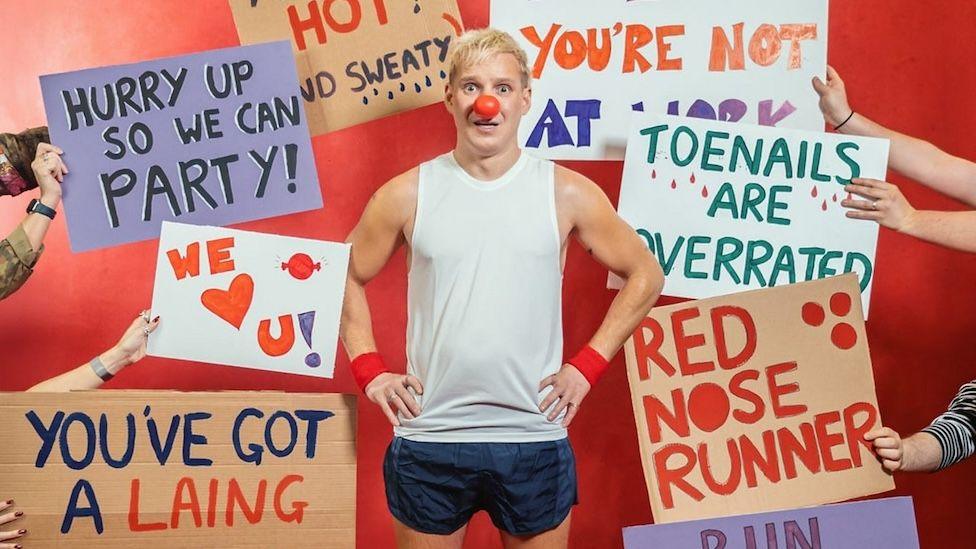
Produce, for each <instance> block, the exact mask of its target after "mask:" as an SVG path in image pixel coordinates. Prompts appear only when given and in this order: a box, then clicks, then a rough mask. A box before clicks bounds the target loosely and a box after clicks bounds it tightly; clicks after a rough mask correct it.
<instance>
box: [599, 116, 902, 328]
mask: <svg viewBox="0 0 976 549" xmlns="http://www.w3.org/2000/svg"><path fill="white" fill-rule="evenodd" d="M633 118H634V119H633V124H632V126H631V132H630V141H629V143H628V145H627V157H626V159H625V160H624V173H623V183H621V187H620V205H619V207H618V212H619V213H620V216H621V217H623V218H624V219H625V220H626V221H627V222H628V223H630V225H631V226H632V227H634V229H636V230H637V234H639V235H640V236H641V237H642V238H643V239H644V241H645V242H646V243H647V246H648V248H650V250H651V251H652V252H653V253H654V255H655V257H657V259H658V261H659V262H660V263H661V266H662V267H663V268H664V272H665V278H666V283H665V293H666V294H668V295H672V296H677V297H691V298H696V299H697V298H707V297H714V296H720V295H725V294H729V293H733V292H738V291H743V290H748V289H758V288H766V287H772V286H782V285H784V284H792V283H795V282H803V281H806V280H816V279H821V278H826V277H829V276H833V275H836V274H840V273H847V272H855V273H857V274H858V280H859V285H860V288H861V293H862V301H863V303H864V312H865V315H867V310H868V303H869V299H870V295H871V281H872V280H873V278H874V256H875V248H876V246H877V239H878V225H877V223H875V222H873V221H864V220H856V219H850V218H848V217H846V215H845V212H846V211H848V210H847V209H846V208H844V207H842V206H841V204H840V203H841V200H843V199H845V198H847V193H846V192H845V191H844V185H846V184H847V182H848V181H849V179H850V178H852V177H867V178H874V179H884V178H885V173H886V166H887V164H888V141H887V140H885V139H874V138H866V137H852V136H846V135H840V134H826V133H822V132H805V131H799V130H780V129H775V128H767V127H762V126H754V125H750V124H729V123H726V122H712V121H704V120H697V119H692V118H685V117H676V116H666V115H665V116H660V115H652V114H645V113H635V115H634V117H633ZM855 198H856V197H855ZM614 285H615V281H614V280H611V286H614Z"/></svg>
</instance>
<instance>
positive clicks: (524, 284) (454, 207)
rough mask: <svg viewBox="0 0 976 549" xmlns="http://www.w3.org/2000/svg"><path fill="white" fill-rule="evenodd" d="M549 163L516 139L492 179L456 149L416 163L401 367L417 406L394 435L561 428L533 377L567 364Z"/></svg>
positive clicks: (508, 436)
mask: <svg viewBox="0 0 976 549" xmlns="http://www.w3.org/2000/svg"><path fill="white" fill-rule="evenodd" d="M553 167H554V165H553V163H552V162H550V161H547V160H539V159H536V158H531V157H529V156H528V155H527V154H525V152H524V151H523V152H522V154H521V155H520V157H519V159H518V161H517V162H516V163H515V165H514V166H512V168H511V169H510V170H508V172H506V173H505V174H504V175H502V176H501V177H499V178H498V179H496V180H494V181H479V180H477V179H475V178H473V177H471V176H470V175H469V174H468V173H467V172H465V171H464V170H463V169H462V168H461V167H460V166H459V165H458V164H457V161H456V160H455V159H454V156H453V155H452V154H451V153H448V154H445V155H442V156H439V157H437V158H435V159H434V160H431V161H430V162H425V163H424V164H421V166H420V181H419V187H418V192H417V213H416V217H415V221H414V227H413V235H412V241H411V261H410V273H409V284H408V289H407V371H408V372H409V373H410V374H413V375H415V376H417V377H418V378H419V379H420V381H421V382H422V383H423V384H424V394H423V395H422V396H421V397H419V398H418V402H419V403H420V405H421V407H422V408H423V411H422V412H421V414H420V416H418V417H417V418H416V419H413V420H407V419H404V418H403V416H400V422H401V425H400V427H398V428H395V429H394V432H395V434H396V435H397V436H402V437H405V438H408V439H410V440H417V441H422V442H539V441H550V440H558V439H561V438H565V437H566V429H565V428H563V427H562V425H561V421H562V417H560V418H557V420H556V421H554V422H550V421H548V419H546V416H545V415H544V414H543V413H542V412H540V411H539V403H540V402H542V399H543V397H544V395H545V394H547V393H548V392H549V390H550V389H551V388H546V390H545V391H543V392H542V393H540V392H539V382H540V381H542V379H543V378H544V377H546V376H548V375H550V374H554V373H556V372H558V371H559V368H560V367H561V366H562V353H563V334H562V267H561V260H560V248H561V243H560V238H559V229H558V224H557V222H556V204H555V192H554V180H553V177H554V175H553V174H554V170H553Z"/></svg>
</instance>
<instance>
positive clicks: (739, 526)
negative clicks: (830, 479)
mask: <svg viewBox="0 0 976 549" xmlns="http://www.w3.org/2000/svg"><path fill="white" fill-rule="evenodd" d="M624 547H625V549H664V548H667V549H766V548H769V549H774V548H776V547H779V548H781V549H787V548H792V549H821V548H823V549H827V548H828V547H829V548H830V549H864V548H866V547H884V548H886V549H918V531H917V530H916V528H915V509H914V508H913V507H912V498H910V497H898V498H886V499H874V500H868V501H859V502H854V503H839V504H836V505H823V506H820V507H808V508H805V509H792V510H789V511H776V512H773V513H757V514H755V515H740V516H736V517H724V518H717V519H706V520H692V521H688V522H673V523H670V524H651V525H647V526H632V527H630V528H624Z"/></svg>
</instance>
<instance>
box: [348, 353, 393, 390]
mask: <svg viewBox="0 0 976 549" xmlns="http://www.w3.org/2000/svg"><path fill="white" fill-rule="evenodd" d="M349 366H350V368H352V376H353V377H354V378H356V385H359V390H360V391H362V392H364V393H365V392H366V386H367V385H369V382H370V381H373V379H375V378H376V376H378V375H380V374H382V373H385V372H389V371H390V370H389V369H388V368H387V367H386V364H384V363H383V357H382V356H380V354H379V353H375V352H374V353H363V354H361V355H359V356H357V357H356V358H354V359H353V361H352V362H351V363H350V364H349Z"/></svg>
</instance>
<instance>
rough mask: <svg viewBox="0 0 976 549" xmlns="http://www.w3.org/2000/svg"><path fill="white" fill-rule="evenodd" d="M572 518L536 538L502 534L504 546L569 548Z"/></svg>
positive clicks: (507, 547)
mask: <svg viewBox="0 0 976 549" xmlns="http://www.w3.org/2000/svg"><path fill="white" fill-rule="evenodd" d="M570 516H572V515H570ZM570 516H567V517H566V520H564V521H563V523H562V524H560V525H559V526H557V527H555V528H553V529H552V530H546V531H545V532H542V533H541V534H535V535H534V536H513V535H512V534H509V533H508V532H501V535H502V545H504V546H505V549H565V548H566V547H569V519H570Z"/></svg>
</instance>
